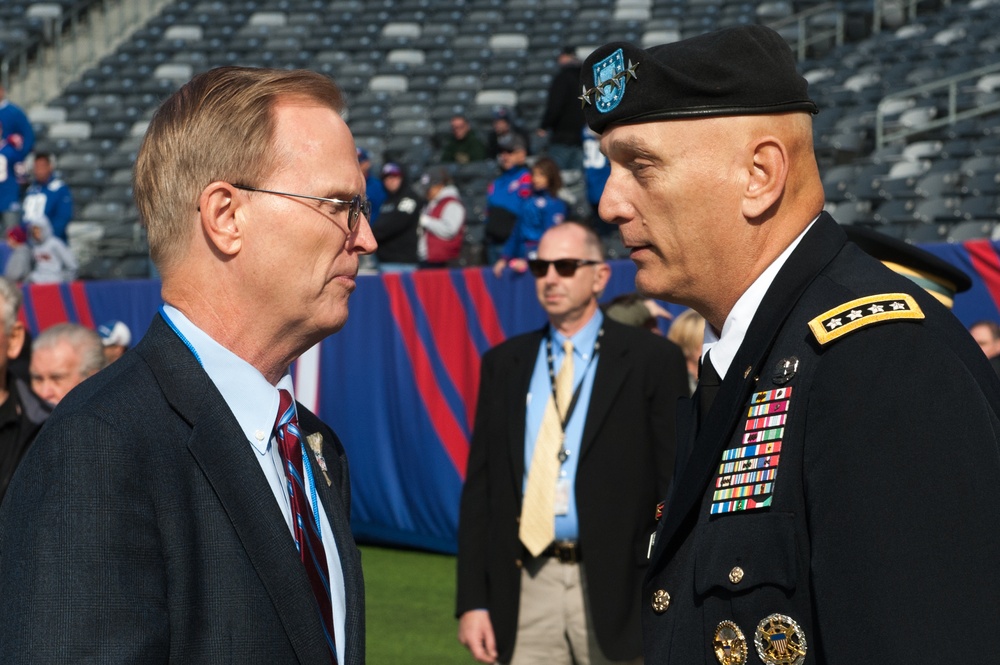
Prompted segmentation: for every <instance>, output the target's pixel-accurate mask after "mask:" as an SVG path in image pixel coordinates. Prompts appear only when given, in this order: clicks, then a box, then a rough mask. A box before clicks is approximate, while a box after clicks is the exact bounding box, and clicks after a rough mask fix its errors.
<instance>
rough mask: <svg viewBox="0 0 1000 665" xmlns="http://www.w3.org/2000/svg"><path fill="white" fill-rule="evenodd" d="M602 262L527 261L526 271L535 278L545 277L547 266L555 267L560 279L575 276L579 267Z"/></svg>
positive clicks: (547, 271) (583, 260)
mask: <svg viewBox="0 0 1000 665" xmlns="http://www.w3.org/2000/svg"><path fill="white" fill-rule="evenodd" d="M598 263H604V262H603V261H595V260H593V259H556V260H555V261H544V260H542V259H529V260H528V270H530V271H531V274H532V275H534V276H535V277H545V276H546V275H548V274H549V266H555V267H556V273H557V274H558V275H559V276H560V277H572V276H573V275H575V274H576V269H577V268H579V267H580V266H593V265H597V264H598Z"/></svg>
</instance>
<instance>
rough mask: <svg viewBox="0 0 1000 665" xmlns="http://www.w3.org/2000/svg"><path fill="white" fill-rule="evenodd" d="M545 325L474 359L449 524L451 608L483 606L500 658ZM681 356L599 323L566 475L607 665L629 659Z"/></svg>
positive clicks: (680, 386)
mask: <svg viewBox="0 0 1000 665" xmlns="http://www.w3.org/2000/svg"><path fill="white" fill-rule="evenodd" d="M546 332H547V329H542V330H538V331H536V332H533V333H529V334H526V335H521V336H519V337H514V338H512V339H510V340H508V341H506V342H504V343H503V344H500V345H499V346H497V347H496V348H494V349H492V350H490V351H488V352H487V353H486V354H485V355H484V356H483V364H482V373H481V377H480V386H479V400H478V405H477V408H476V421H475V427H474V431H473V435H472V444H471V449H470V451H469V463H468V472H467V475H466V481H465V487H464V488H463V491H462V503H461V509H460V514H459V527H458V541H459V542H458V603H457V613H458V614H459V615H461V614H462V613H463V612H465V611H467V610H471V609H482V608H485V609H488V610H489V611H490V618H491V619H492V622H493V628H494V632H495V634H496V639H497V648H498V650H499V653H500V659H501V660H502V661H509V660H510V657H511V653H512V650H513V648H514V637H515V633H516V629H517V613H518V598H519V593H520V582H521V571H520V568H521V563H522V560H523V557H524V556H525V553H524V550H523V546H522V545H521V542H520V540H519V539H518V535H517V533H518V517H519V515H520V513H521V494H522V484H523V479H524V428H525V415H526V409H525V396H526V395H527V393H528V386H529V383H530V381H531V374H532V371H533V369H534V365H535V360H536V358H537V355H538V348H539V345H540V344H541V343H542V340H543V338H544V335H545V334H546ZM687 390H688V387H687V370H686V366H685V363H684V357H683V354H682V353H681V352H680V349H678V348H677V347H676V346H675V345H674V344H672V343H670V342H668V341H667V340H665V339H663V338H661V337H658V336H656V335H653V334H651V333H650V332H649V331H647V330H645V329H639V328H631V327H628V326H624V325H622V324H619V323H616V322H614V321H612V320H610V319H608V318H606V317H605V319H604V337H603V339H602V342H601V350H600V354H599V356H598V361H597V371H596V374H595V375H594V387H593V391H592V395H591V399H590V404H589V405H588V408H587V419H586V422H585V424H584V429H583V438H582V442H581V450H580V461H579V464H578V469H577V475H576V487H575V492H576V502H577V512H578V516H579V527H580V534H579V535H580V545H581V550H582V552H583V558H584V561H583V563H584V566H583V570H584V573H585V575H586V588H587V590H588V592H589V595H590V601H591V609H592V611H593V615H594V623H595V626H594V630H595V633H596V636H597V641H598V643H599V644H600V646H601V649H602V651H603V652H604V654H605V655H606V656H607V657H609V658H611V659H614V660H624V659H627V658H633V657H635V656H637V655H639V653H640V651H641V635H640V621H639V591H640V584H641V581H642V575H643V571H644V570H645V567H646V562H647V555H648V550H647V548H648V545H649V538H650V536H651V535H652V532H653V529H654V527H655V519H654V517H655V507H656V503H657V501H659V500H661V499H662V497H663V496H664V495H665V493H666V489H667V486H668V484H669V480H670V477H671V473H672V470H673V460H674V453H675V450H674V436H673V432H674V420H673V412H674V404H675V402H676V400H677V399H678V398H679V397H681V396H682V395H686V394H687Z"/></svg>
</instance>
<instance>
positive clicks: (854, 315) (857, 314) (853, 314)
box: [847, 309, 864, 321]
mask: <svg viewBox="0 0 1000 665" xmlns="http://www.w3.org/2000/svg"><path fill="white" fill-rule="evenodd" d="M862 316H864V314H862V313H861V310H860V309H852V310H851V311H850V312H848V313H847V318H849V319H850V320H851V321H854V320H855V319H860V318H861V317H862Z"/></svg>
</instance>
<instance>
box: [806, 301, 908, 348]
mask: <svg viewBox="0 0 1000 665" xmlns="http://www.w3.org/2000/svg"><path fill="white" fill-rule="evenodd" d="M922 318H924V313H923V311H922V310H921V309H920V306H919V305H918V304H917V301H916V300H914V299H913V296H911V295H909V294H906V293H879V294H877V295H873V296H865V297H864V298H858V299H857V300H851V301H850V302H845V303H844V304H843V305H838V306H837V307H834V308H833V309H831V310H828V311H826V312H823V313H822V314H820V315H819V316H817V317H816V318H815V319H813V320H812V321H810V322H809V329H810V330H812V333H813V335H815V336H816V341H818V342H819V343H820V344H828V343H830V342H832V341H833V340H835V339H837V338H838V337H843V336H844V335H846V334H847V333H850V332H853V331H855V330H857V329H858V328H863V327H865V326H867V325H871V324H873V323H879V322H881V321H892V320H895V319H922Z"/></svg>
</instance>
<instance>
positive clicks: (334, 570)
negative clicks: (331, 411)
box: [161, 305, 347, 663]
mask: <svg viewBox="0 0 1000 665" xmlns="http://www.w3.org/2000/svg"><path fill="white" fill-rule="evenodd" d="M161 312H162V313H163V315H164V318H165V319H166V320H167V323H168V324H169V325H170V327H171V328H173V329H174V332H176V333H177V334H178V336H179V337H180V338H181V341H183V342H184V343H185V344H186V345H187V346H188V348H189V349H191V351H192V352H193V353H194V354H195V357H196V358H197V359H198V362H200V363H201V366H202V367H203V368H204V369H205V372H206V373H207V374H208V377H209V378H210V379H212V383H214V384H215V387H216V388H218V389H219V392H220V393H221V394H222V398H223V399H224V400H225V401H226V404H227V405H228V406H229V409H230V410H231V411H232V412H233V415H234V416H235V417H236V422H238V423H239V425H240V428H241V429H242V430H243V433H244V434H245V435H246V437H247V441H248V442H249V443H250V448H251V450H253V453H254V458H255V459H256V460H257V462H258V463H259V464H260V468H261V471H263V473H264V477H265V478H266V479H267V483H268V485H269V486H270V487H271V492H273V493H274V499H275V501H277V502H278V507H279V508H281V514H282V515H284V517H285V522H286V523H287V525H288V532H289V533H290V534H293V536H292V537H293V538H294V530H293V527H292V507H291V502H290V499H289V497H288V484H287V481H286V480H285V472H284V469H283V467H282V462H281V455H280V453H279V452H278V446H277V445H275V439H274V437H273V436H272V435H273V433H274V422H275V420H276V419H277V416H278V400H279V397H278V389H284V390H287V391H288V392H289V394H291V395H292V398H293V399H294V398H295V391H294V389H293V388H294V386H293V384H292V377H291V375H290V374H289V373H288V372H287V371H286V372H285V375H284V376H282V377H281V380H280V381H278V385H277V386H272V385H271V384H270V383H269V382H268V380H267V379H265V378H264V375H263V374H261V373H260V372H259V371H258V370H257V369H256V368H255V367H253V366H252V365H250V364H249V363H248V362H246V361H245V360H243V359H242V358H240V357H239V356H237V355H236V354H234V353H233V352H232V351H230V350H229V349H227V348H226V347H224V346H222V345H221V344H219V343H218V342H216V341H215V340H214V339H212V338H211V337H209V336H208V335H207V334H206V333H205V332H204V331H202V330H201V329H200V328H199V327H198V326H196V325H195V324H193V323H192V322H191V321H190V319H188V318H187V317H186V316H184V314H183V313H181V311H180V310H178V309H177V308H175V307H172V306H170V305H164V306H163V308H162V310H161ZM306 433H308V432H306ZM305 462H306V464H308V460H305ZM306 483H307V484H308V485H309V486H308V487H307V488H306V494H307V495H308V496H311V497H316V501H319V496H318V495H317V494H316V493H315V492H314V491H313V478H312V477H311V474H308V473H307V474H306ZM313 510H314V512H316V513H318V514H319V517H320V529H321V532H320V535H321V538H322V540H323V548H324V549H325V550H326V563H327V569H328V571H329V573H330V596H331V597H332V600H333V624H334V625H333V629H334V639H335V640H336V642H337V659H338V662H341V663H343V662H344V645H345V640H346V637H345V634H344V630H345V618H346V616H347V600H346V599H347V592H346V591H345V589H344V571H343V569H342V568H341V566H340V556H339V554H338V553H337V543H336V541H335V540H334V538H333V530H332V529H331V528H330V522H329V520H328V519H327V516H326V510H323V509H319V510H316V506H314V507H313Z"/></svg>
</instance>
